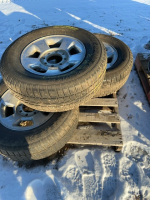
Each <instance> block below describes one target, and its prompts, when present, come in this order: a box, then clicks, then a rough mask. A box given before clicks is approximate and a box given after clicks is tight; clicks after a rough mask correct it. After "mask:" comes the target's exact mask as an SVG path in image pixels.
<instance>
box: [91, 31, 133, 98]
mask: <svg viewBox="0 0 150 200" xmlns="http://www.w3.org/2000/svg"><path fill="white" fill-rule="evenodd" d="M95 36H96V37H97V38H98V39H99V40H100V41H102V42H105V43H107V44H110V45H111V46H113V47H114V48H115V49H116V50H117V53H118V59H117V61H116V62H115V63H114V64H113V66H112V67H111V68H109V69H107V70H106V74H105V78H104V81H103V84H102V86H101V88H100V89H99V91H98V92H97V94H96V95H94V97H102V96H106V95H109V94H112V93H114V92H116V91H118V90H119V89H120V88H121V87H122V86H123V85H124V84H125V83H126V81H127V79H128V77H129V75H130V72H131V69H132V66H133V55H132V52H131V50H130V49H129V47H128V46H127V45H126V44H125V43H123V42H122V41H120V40H119V39H117V38H114V37H112V36H108V35H103V34H95Z"/></svg>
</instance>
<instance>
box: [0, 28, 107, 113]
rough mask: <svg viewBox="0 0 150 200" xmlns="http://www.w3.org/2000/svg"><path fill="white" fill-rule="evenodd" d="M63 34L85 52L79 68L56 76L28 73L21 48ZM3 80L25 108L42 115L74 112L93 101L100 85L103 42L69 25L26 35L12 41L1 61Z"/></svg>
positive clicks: (103, 57)
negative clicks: (21, 58) (34, 110)
mask: <svg viewBox="0 0 150 200" xmlns="http://www.w3.org/2000/svg"><path fill="white" fill-rule="evenodd" d="M58 34H59V35H66V36H71V37H74V38H76V39H78V40H79V41H81V42H82V43H83V44H84V46H85V49H86V55H85V58H84V60H83V61H82V63H81V64H79V66H78V67H76V68H75V69H73V70H72V71H69V72H67V73H64V74H61V75H56V76H44V75H43V76H41V75H40V76H39V75H36V74H33V73H31V72H28V71H27V70H25V68H24V67H23V66H22V64H21V62H20V55H21V52H22V51H23V49H24V48H25V47H26V46H27V45H28V44H29V43H31V42H33V41H34V40H36V39H38V38H41V37H45V36H49V35H58ZM1 64H2V66H1V73H2V77H3V80H4V82H5V84H6V85H7V87H8V88H9V89H10V91H11V92H12V93H13V94H14V95H15V96H16V97H17V98H18V99H19V100H20V101H22V102H23V103H24V104H25V105H27V106H29V107H31V108H33V109H36V110H39V111H45V112H62V111H67V110H71V109H74V108H75V107H78V106H79V105H80V104H83V103H84V102H85V101H87V100H89V99H90V98H92V97H93V96H94V95H95V94H96V93H97V91H98V90H99V88H100V87H101V85H102V83H103V79H104V76H105V72H106V65H107V55H106V50H105V47H104V45H103V43H102V42H101V41H100V40H98V39H97V38H96V36H95V35H94V34H92V33H90V32H88V31H86V30H84V29H81V28H76V27H69V26H54V27H46V28H41V29H37V30H34V31H32V32H29V33H27V34H25V35H23V36H22V37H20V38H19V39H17V40H16V41H15V42H13V43H12V44H11V45H10V46H9V47H8V48H7V49H6V51H5V52H4V54H3V56H2V60H1Z"/></svg>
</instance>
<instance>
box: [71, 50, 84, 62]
mask: <svg viewBox="0 0 150 200" xmlns="http://www.w3.org/2000/svg"><path fill="white" fill-rule="evenodd" d="M83 56H84V55H83V53H82V52H81V53H77V54H74V55H71V56H70V58H69V62H70V63H78V62H80V60H81V59H82V58H83Z"/></svg>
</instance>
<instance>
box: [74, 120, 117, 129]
mask: <svg viewBox="0 0 150 200" xmlns="http://www.w3.org/2000/svg"><path fill="white" fill-rule="evenodd" d="M118 125H119V124H118ZM77 129H81V130H83V129H84V130H85V129H89V130H103V131H104V130H105V131H116V130H119V129H117V128H116V124H114V126H112V124H111V123H91V122H90V123H89V122H79V124H78V126H77Z"/></svg>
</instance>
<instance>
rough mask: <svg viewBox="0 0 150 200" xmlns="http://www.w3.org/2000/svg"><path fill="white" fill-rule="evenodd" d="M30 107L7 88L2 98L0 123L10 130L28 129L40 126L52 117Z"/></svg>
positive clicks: (0, 101) (50, 114)
mask: <svg viewBox="0 0 150 200" xmlns="http://www.w3.org/2000/svg"><path fill="white" fill-rule="evenodd" d="M52 115H53V113H44V112H40V111H37V110H33V109H31V108H28V107H27V106H25V105H24V104H22V103H21V102H20V101H19V100H18V99H17V98H16V97H15V96H14V95H12V94H11V93H10V91H9V90H7V91H6V92H5V93H4V94H3V95H2V97H1V99H0V123H1V124H2V125H3V126H5V127H6V128H8V129H10V130H15V131H26V130H31V129H34V128H37V127H39V126H40V125H42V124H43V123H45V122H46V121H48V120H49V119H50V118H51V117H52Z"/></svg>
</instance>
